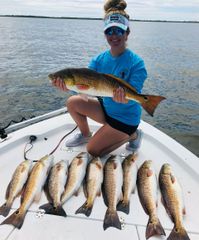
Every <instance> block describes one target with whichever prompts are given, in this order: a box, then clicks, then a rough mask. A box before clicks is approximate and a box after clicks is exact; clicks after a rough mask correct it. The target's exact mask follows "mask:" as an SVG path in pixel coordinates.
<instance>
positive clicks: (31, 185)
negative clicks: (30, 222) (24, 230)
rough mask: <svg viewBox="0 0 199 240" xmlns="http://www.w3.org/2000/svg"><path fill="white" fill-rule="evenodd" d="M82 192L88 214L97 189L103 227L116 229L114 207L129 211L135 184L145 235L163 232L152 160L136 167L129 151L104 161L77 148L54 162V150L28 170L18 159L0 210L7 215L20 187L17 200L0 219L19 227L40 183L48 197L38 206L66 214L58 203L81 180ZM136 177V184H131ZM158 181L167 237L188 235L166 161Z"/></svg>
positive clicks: (76, 188) (178, 193) (73, 192)
mask: <svg viewBox="0 0 199 240" xmlns="http://www.w3.org/2000/svg"><path fill="white" fill-rule="evenodd" d="M82 182H83V187H84V193H85V196H86V201H85V203H84V204H83V205H82V206H81V207H80V208H79V209H78V210H77V211H76V214H78V213H82V214H85V215H86V216H90V214H91V212H92V208H93V205H94V201H95V198H96V196H100V195H101V190H102V194H103V198H104V202H105V204H106V206H107V211H106V213H105V217H104V224H103V228H104V230H106V229H107V228H108V227H111V226H112V227H116V228H118V229H121V228H122V227H121V222H120V220H119V217H118V213H117V211H123V212H124V213H126V214H128V213H129V211H130V209H129V206H130V204H129V203H130V198H131V193H132V192H134V191H135V188H136V185H137V189H138V195H139V199H140V202H141V204H142V206H143V209H144V210H145V212H146V214H147V215H148V216H149V221H148V224H147V228H146V238H147V239H148V238H150V237H151V236H154V235H165V232H164V229H163V227H162V225H161V223H160V221H159V219H158V216H157V189H158V187H157V179H156V174H155V171H154V167H153V163H152V161H150V160H149V161H145V162H144V163H143V164H142V165H141V167H140V168H139V170H138V168H137V165H136V161H135V156H134V155H133V154H130V155H129V156H127V157H126V158H125V159H124V161H123V162H122V161H121V158H120V157H119V156H111V157H109V158H108V160H107V161H106V163H105V165H104V166H103V164H102V161H101V160H100V158H93V159H91V160H90V161H89V157H88V154H87V153H85V152H82V153H80V154H78V155H77V156H76V157H75V158H74V159H73V160H72V162H71V164H70V165H69V166H68V164H67V162H65V161H63V160H62V161H60V162H58V163H56V164H55V165H54V166H53V156H46V157H44V158H42V159H41V160H40V161H38V162H37V163H36V164H35V165H34V166H33V168H32V170H31V162H30V161H29V160H26V161H24V162H23V163H21V164H20V165H19V166H18V167H17V169H16V171H15V173H14V174H13V178H12V180H11V182H10V183H9V185H8V188H7V191H6V203H5V204H4V205H2V206H1V207H0V214H1V215H3V216H7V215H8V214H9V210H10V208H11V206H12V203H13V201H14V199H15V198H16V197H17V196H18V195H19V194H20V193H21V192H22V193H21V194H22V195H21V196H22V197H21V206H20V207H19V209H17V210H16V211H15V212H14V213H13V214H12V215H11V216H9V217H8V218H7V219H5V220H4V221H3V222H2V223H1V224H12V225H14V226H15V227H17V228H19V229H20V228H21V226H22V225H23V221H24V218H25V215H26V213H27V210H28V208H29V207H30V205H31V204H32V202H34V201H39V199H40V196H41V192H42V189H43V188H44V191H45V193H46V196H47V199H48V203H47V204H44V205H42V206H40V208H41V209H44V210H45V212H46V213H47V214H54V215H60V216H67V214H66V212H65V210H64V209H63V204H64V203H65V202H66V201H67V200H68V199H70V197H71V196H72V195H77V194H78V191H79V189H80V187H81V185H82ZM136 183H137V184H136ZM159 186H160V190H161V193H162V202H163V205H164V206H165V209H166V211H167V213H168V215H169V216H170V218H171V220H172V221H173V222H174V229H173V230H172V232H171V234H170V236H169V237H168V239H170V240H172V239H173V240H175V239H183V240H185V239H189V237H188V235H187V233H186V231H185V229H184V227H183V221H182V218H183V214H184V213H185V210H184V205H183V197H182V192H181V188H180V185H179V183H178V181H177V179H176V177H175V176H174V174H173V172H172V169H171V167H170V165H169V164H164V165H163V166H162V168H161V171H160V174H159Z"/></svg>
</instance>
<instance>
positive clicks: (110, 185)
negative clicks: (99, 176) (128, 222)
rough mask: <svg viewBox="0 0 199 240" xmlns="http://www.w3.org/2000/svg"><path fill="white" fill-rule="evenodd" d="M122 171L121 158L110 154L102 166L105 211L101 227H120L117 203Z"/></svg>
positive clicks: (120, 195)
mask: <svg viewBox="0 0 199 240" xmlns="http://www.w3.org/2000/svg"><path fill="white" fill-rule="evenodd" d="M122 184H123V172H122V165H121V158H120V157H119V156H111V157H109V158H108V160H107V162H106V164H105V166H104V181H103V184H102V193H103V197H104V202H105V204H106V206H107V207H108V208H107V211H106V213H105V217H104V224H103V228H104V230H106V229H107V228H108V227H115V228H118V229H121V228H122V226H121V222H120V220H119V217H118V214H117V204H118V202H119V201H120V200H121V199H122Z"/></svg>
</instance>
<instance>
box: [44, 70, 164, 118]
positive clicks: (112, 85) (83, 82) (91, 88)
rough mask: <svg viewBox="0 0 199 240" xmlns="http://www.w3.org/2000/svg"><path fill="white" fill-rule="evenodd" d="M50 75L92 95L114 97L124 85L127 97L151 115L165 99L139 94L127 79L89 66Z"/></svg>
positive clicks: (80, 91) (71, 88)
mask: <svg viewBox="0 0 199 240" xmlns="http://www.w3.org/2000/svg"><path fill="white" fill-rule="evenodd" d="M48 77H49V78H50V79H51V80H53V79H56V78H58V77H59V78H61V79H62V80H63V81H64V83H65V85H66V87H67V88H68V89H69V90H72V91H75V92H77V93H83V94H87V95H90V96H101V97H113V92H114V90H116V89H117V88H119V87H122V88H123V89H124V91H125V97H126V99H128V100H134V101H136V102H138V103H139V104H141V106H142V107H143V108H144V109H145V110H146V111H147V112H148V113H149V114H150V115H151V116H153V113H154V111H155V109H156V107H157V106H158V104H159V103H160V102H161V101H162V100H164V99H165V97H163V96H154V95H145V94H139V93H137V91H136V90H135V88H133V87H132V86H131V85H130V84H128V83H127V82H126V81H124V80H122V79H120V78H117V77H115V76H114V75H110V74H103V73H98V72H96V71H93V70H91V69H88V68H66V69H63V70H61V71H58V72H55V73H52V74H49V75H48Z"/></svg>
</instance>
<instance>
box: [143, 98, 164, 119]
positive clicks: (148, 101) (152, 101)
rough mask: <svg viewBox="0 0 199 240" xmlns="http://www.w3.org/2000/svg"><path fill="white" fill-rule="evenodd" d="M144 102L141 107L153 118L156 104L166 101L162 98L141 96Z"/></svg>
mask: <svg viewBox="0 0 199 240" xmlns="http://www.w3.org/2000/svg"><path fill="white" fill-rule="evenodd" d="M142 96H143V97H144V100H143V101H142V102H141V105H142V107H143V108H144V109H145V110H146V111H147V113H148V114H149V115H151V116H152V117H153V114H154V111H155V109H156V107H157V106H158V104H159V103H160V102H161V101H162V100H164V99H166V98H165V97H163V96H153V95H142Z"/></svg>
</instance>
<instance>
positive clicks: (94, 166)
mask: <svg viewBox="0 0 199 240" xmlns="http://www.w3.org/2000/svg"><path fill="white" fill-rule="evenodd" d="M102 181H103V164H102V162H101V160H100V158H99V157H94V158H93V159H92V160H91V161H90V163H89V165H88V167H87V171H86V177H85V184H84V193H85V196H86V202H85V203H84V204H83V205H82V206H81V207H80V208H79V209H78V210H77V211H76V212H75V213H76V214H77V213H82V214H85V215H86V216H87V217H89V216H90V214H91V211H92V208H93V204H94V201H95V198H96V196H100V195H101V185H102Z"/></svg>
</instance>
